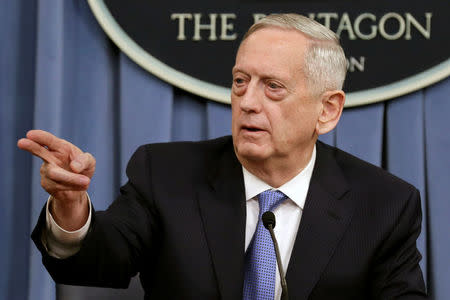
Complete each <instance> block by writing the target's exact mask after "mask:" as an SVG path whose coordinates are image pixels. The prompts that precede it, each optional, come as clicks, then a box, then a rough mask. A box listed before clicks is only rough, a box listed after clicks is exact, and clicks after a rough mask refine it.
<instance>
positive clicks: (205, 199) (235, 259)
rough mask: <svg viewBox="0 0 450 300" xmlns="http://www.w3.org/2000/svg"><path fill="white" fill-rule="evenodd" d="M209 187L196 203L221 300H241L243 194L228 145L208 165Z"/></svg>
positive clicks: (202, 192)
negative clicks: (219, 155)
mask: <svg viewBox="0 0 450 300" xmlns="http://www.w3.org/2000/svg"><path fill="white" fill-rule="evenodd" d="M210 165H211V166H217V168H212V169H211V170H209V176H208V177H209V183H210V184H209V186H205V187H204V188H202V189H200V190H199V195H198V202H199V207H200V213H201V217H202V222H203V225H204V230H205V233H206V238H207V241H208V245H209V248H210V253H211V257H212V261H213V267H214V270H215V274H216V277H217V282H218V288H219V291H220V294H221V298H222V299H242V284H243V281H244V275H243V274H244V245H245V241H244V239H245V214H246V212H245V191H244V180H243V177H242V176H243V175H242V168H241V165H240V163H239V162H238V160H237V158H236V156H235V154H234V151H233V148H232V146H231V145H230V146H229V147H228V148H227V149H226V150H225V151H224V152H223V155H222V156H221V157H220V158H219V159H218V160H215V161H214V162H212V164H210Z"/></svg>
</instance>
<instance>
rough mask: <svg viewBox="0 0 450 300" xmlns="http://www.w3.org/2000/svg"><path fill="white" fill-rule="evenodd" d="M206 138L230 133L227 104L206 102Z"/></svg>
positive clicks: (229, 115)
mask: <svg viewBox="0 0 450 300" xmlns="http://www.w3.org/2000/svg"><path fill="white" fill-rule="evenodd" d="M206 115H207V129H208V135H207V138H208V139H213V138H216V137H219V136H224V135H230V134H231V108H230V106H229V105H225V104H220V103H217V102H212V101H208V102H207V103H206Z"/></svg>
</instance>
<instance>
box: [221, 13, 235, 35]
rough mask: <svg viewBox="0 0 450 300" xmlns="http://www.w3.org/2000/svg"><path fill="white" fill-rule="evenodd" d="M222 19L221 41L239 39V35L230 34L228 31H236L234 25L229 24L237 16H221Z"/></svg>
mask: <svg viewBox="0 0 450 300" xmlns="http://www.w3.org/2000/svg"><path fill="white" fill-rule="evenodd" d="M220 19H221V21H222V24H221V25H222V27H221V34H220V39H221V40H223V41H232V40H235V39H236V37H237V33H233V34H228V33H227V31H228V30H233V29H234V24H233V23H228V20H229V19H236V14H220Z"/></svg>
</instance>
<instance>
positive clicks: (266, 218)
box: [262, 210, 289, 300]
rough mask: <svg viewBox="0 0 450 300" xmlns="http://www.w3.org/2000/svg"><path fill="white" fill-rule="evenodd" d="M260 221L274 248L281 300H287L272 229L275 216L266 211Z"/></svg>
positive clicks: (284, 279)
mask: <svg viewBox="0 0 450 300" xmlns="http://www.w3.org/2000/svg"><path fill="white" fill-rule="evenodd" d="M262 221H263V225H264V227H266V229H267V230H269V232H270V236H271V237H272V242H273V247H274V248H275V255H276V257H277V264H278V271H280V279H281V300H288V299H289V296H288V289H287V284H286V278H284V276H283V274H284V272H283V265H282V264H281V258H280V250H279V249H278V243H277V239H276V238H275V233H274V232H273V229H274V228H275V215H274V214H273V212H271V211H270V210H269V211H266V212H265V213H263V215H262Z"/></svg>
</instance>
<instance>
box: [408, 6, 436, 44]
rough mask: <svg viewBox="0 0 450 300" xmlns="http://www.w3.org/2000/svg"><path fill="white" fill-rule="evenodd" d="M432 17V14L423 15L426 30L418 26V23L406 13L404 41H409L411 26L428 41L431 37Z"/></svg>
mask: <svg viewBox="0 0 450 300" xmlns="http://www.w3.org/2000/svg"><path fill="white" fill-rule="evenodd" d="M432 16H433V14H432V13H430V12H427V13H425V19H426V23H427V24H426V27H427V28H426V29H425V28H424V27H423V26H422V25H420V23H419V22H417V20H416V19H415V18H414V17H413V16H412V15H411V14H410V13H406V34H405V39H407V40H410V39H411V24H412V25H413V26H414V27H415V28H416V29H417V30H418V31H419V32H420V33H421V34H422V35H423V36H424V37H425V38H426V39H427V40H429V39H430V37H431V17H432Z"/></svg>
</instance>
